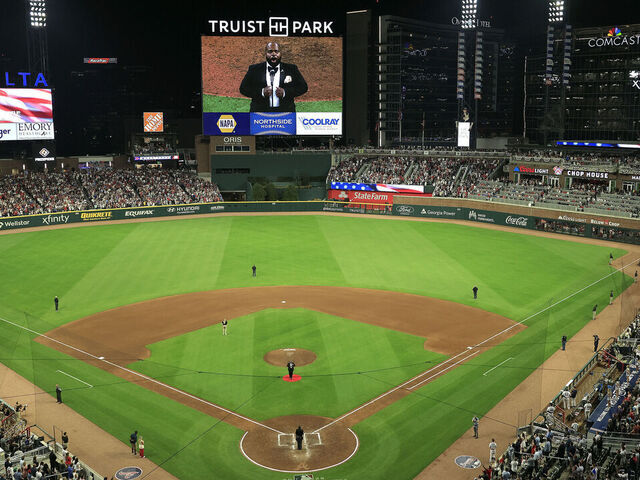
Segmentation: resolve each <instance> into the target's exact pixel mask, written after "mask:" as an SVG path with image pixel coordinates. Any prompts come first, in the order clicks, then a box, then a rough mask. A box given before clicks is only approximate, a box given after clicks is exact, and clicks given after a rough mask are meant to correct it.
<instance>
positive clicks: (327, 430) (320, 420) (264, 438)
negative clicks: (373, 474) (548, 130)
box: [240, 415, 359, 473]
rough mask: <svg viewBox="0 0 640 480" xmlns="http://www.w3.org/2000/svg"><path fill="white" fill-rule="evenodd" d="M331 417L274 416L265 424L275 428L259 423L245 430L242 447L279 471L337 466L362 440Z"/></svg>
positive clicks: (257, 460) (249, 455) (246, 453)
mask: <svg viewBox="0 0 640 480" xmlns="http://www.w3.org/2000/svg"><path fill="white" fill-rule="evenodd" d="M332 421H333V420H332V419H330V418H326V417H318V416H315V415H291V416H287V417H276V418H272V419H270V420H266V421H265V422H263V424H264V425H267V426H268V427H271V428H272V429H273V430H269V429H268V428H264V427H256V428H255V429H252V430H251V431H248V432H246V433H245V434H244V436H243V437H242V439H241V440H240V450H241V451H242V454H243V455H244V456H245V457H247V459H248V460H249V461H251V462H253V463H254V464H256V465H258V466H260V467H263V468H266V469H269V470H274V471H276V472H291V473H307V472H316V471H318V470H324V469H326V468H331V467H335V466H337V465H340V464H342V463H344V462H346V461H347V460H349V459H350V458H351V457H352V456H353V455H355V453H356V452H357V451H358V447H359V441H358V437H357V436H356V434H355V433H354V432H353V430H351V429H350V428H348V427H346V426H344V425H343V424H342V423H340V422H336V423H331V422H332ZM298 425H299V426H301V427H302V429H303V430H304V441H303V443H302V450H298V449H297V445H296V437H295V431H296V428H298ZM323 427H324V428H323ZM275 430H277V432H276V431H275Z"/></svg>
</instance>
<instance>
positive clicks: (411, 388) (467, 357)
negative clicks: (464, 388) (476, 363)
mask: <svg viewBox="0 0 640 480" xmlns="http://www.w3.org/2000/svg"><path fill="white" fill-rule="evenodd" d="M478 353H480V350H476V351H475V352H473V353H472V354H471V355H468V356H466V357H464V358H463V359H462V360H458V361H457V362H456V363H454V364H452V365H449V366H448V367H447V368H445V369H444V370H441V371H439V372H438V373H434V374H433V375H431V376H430V377H427V378H425V379H424V380H422V381H421V382H420V383H416V384H415V385H414V386H413V387H409V390H413V389H414V388H417V387H419V386H420V385H422V384H423V383H425V382H428V381H429V380H431V379H432V378H435V377H437V376H438V375H442V374H443V373H444V372H446V371H447V370H449V369H450V368H453V367H455V366H456V365H458V364H459V363H462V362H464V361H465V360H468V359H470V358H471V357H473V356H474V355H476V354H478Z"/></svg>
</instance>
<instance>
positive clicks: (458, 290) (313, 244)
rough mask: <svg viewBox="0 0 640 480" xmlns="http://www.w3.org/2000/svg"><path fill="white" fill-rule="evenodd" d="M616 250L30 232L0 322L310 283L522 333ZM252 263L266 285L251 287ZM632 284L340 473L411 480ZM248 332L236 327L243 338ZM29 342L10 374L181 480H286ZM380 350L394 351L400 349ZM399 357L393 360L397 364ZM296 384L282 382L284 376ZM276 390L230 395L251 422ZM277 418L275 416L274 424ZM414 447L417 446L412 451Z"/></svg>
mask: <svg viewBox="0 0 640 480" xmlns="http://www.w3.org/2000/svg"><path fill="white" fill-rule="evenodd" d="M610 251H612V252H613V253H614V256H616V257H617V256H619V255H621V254H622V251H621V250H615V249H608V248H604V247H596V246H592V245H582V244H575V243H572V242H570V241H569V240H555V239H554V240H549V239H542V238H536V237H529V236H526V235H520V234H516V233H505V232H496V231H490V230H484V229H476V228H473V227H467V226H460V225H450V224H437V223H421V222H402V221H388V220H384V219H370V218H343V217H323V216H303V217H299V216H296V217H218V218H210V219H185V220H177V221H167V222H154V223H139V224H125V225H115V226H106V225H96V226H91V227H84V228H78V229H65V230H52V231H46V232H30V233H29V232H27V233H19V234H14V235H6V236H2V237H0V275H2V276H3V278H2V283H1V284H0V285H1V287H0V289H1V292H0V293H1V300H0V316H2V317H3V318H7V319H9V320H12V321H15V322H16V323H19V324H21V325H25V326H28V327H29V328H32V329H34V330H36V331H47V330H50V329H52V328H54V327H55V326H58V325H61V324H64V323H66V322H69V321H71V320H75V319H78V318H81V317H83V316H86V315H89V314H91V313H95V312H99V311H103V310H105V309H108V308H113V307H116V306H119V305H125V304H128V303H132V302H136V301H141V300H146V299H151V298H155V297H161V296H165V295H173V294H180V293H185V292H190V291H202V290H210V289H216V288H232V287H246V286H261V285H305V284H306V285H340V286H352V287H361V288H376V289H387V290H397V291H404V292H409V293H415V294H420V295H428V296H433V297H438V298H444V299H448V300H452V301H456V302H461V303H466V304H470V305H474V306H476V307H478V308H483V309H486V310H490V311H494V312H496V313H499V314H502V315H505V316H508V317H511V318H514V319H515V320H520V319H523V318H526V317H527V316H529V315H530V314H531V313H533V312H537V311H539V310H541V309H542V308H544V307H545V306H547V305H551V304H552V303H554V302H556V301H558V300H560V299H562V298H565V297H566V296H567V295H568V294H570V293H572V292H573V291H576V290H578V289H579V288H582V287H583V286H585V285H587V284H589V283H591V282H593V281H594V280H596V279H598V278H601V277H603V276H605V275H607V274H608V273H609V272H610V271H611V267H609V266H608V265H607V259H608V255H609V252H610ZM254 263H255V264H256V265H257V267H258V277H257V278H252V277H251V269H250V267H251V265H252V264H254ZM474 284H477V285H478V286H479V288H480V293H479V298H478V300H477V301H473V299H472V296H471V287H472V286H473V285H474ZM628 284H629V279H628V278H626V277H623V276H622V275H620V274H616V275H614V276H612V277H610V278H608V279H607V280H605V281H603V282H601V283H599V284H597V285H595V286H594V287H592V288H590V289H588V290H585V291H584V292H582V293H581V294H580V295H577V296H576V297H573V298H571V299H570V300H568V301H566V302H563V303H562V304H560V305H558V306H556V307H554V308H553V309H552V310H550V311H549V312H546V313H545V314H544V315H540V316H537V317H534V318H532V319H531V320H530V321H529V322H528V325H530V328H529V329H527V330H526V331H525V332H523V333H522V334H520V335H518V336H517V337H514V338H513V339H511V340H509V342H507V343H505V344H502V345H499V346H496V348H495V349H494V350H492V351H490V352H487V353H486V354H482V355H478V356H476V357H474V359H473V360H472V361H471V362H469V365H468V366H463V367H461V368H460V369H457V370H456V371H454V372H451V373H450V374H447V375H446V376H444V377H442V378H441V379H439V380H437V381H436V382H434V383H432V384H429V385H428V386H426V387H424V388H422V389H420V390H419V391H418V392H417V394H414V395H410V396H409V397H407V398H405V399H403V400H402V401H401V402H399V403H398V404H395V405H393V406H391V407H389V408H387V409H385V410H383V411H382V412H380V413H378V414H376V415H374V416H373V417H371V418H369V419H367V420H365V421H364V422H362V423H361V424H359V425H358V426H356V431H357V432H358V434H359V435H360V437H361V440H362V444H361V450H360V452H359V453H358V454H357V455H356V456H355V457H354V458H353V459H352V461H350V462H349V463H348V464H346V465H344V466H341V467H338V468H337V469H335V471H334V472H332V474H335V475H336V476H338V477H340V476H342V477H346V478H352V477H353V476H354V475H357V474H364V473H365V472H367V473H368V476H367V478H411V476H412V475H413V474H415V473H416V472H417V471H419V470H421V469H422V467H424V465H425V464H426V462H428V461H429V460H430V459H431V458H434V457H435V456H436V455H437V454H438V453H439V451H441V450H442V449H444V448H446V446H447V445H448V444H449V443H450V442H451V441H452V440H453V439H455V438H457V436H459V435H460V433H461V432H463V431H464V430H466V429H467V428H468V426H469V410H470V409H471V407H473V410H474V412H475V413H479V414H482V413H483V412H486V411H488V409H489V408H490V407H491V406H492V405H494V404H495V403H496V402H497V401H498V400H499V399H500V398H501V397H502V396H504V394H505V393H506V392H507V391H509V390H510V389H511V388H513V386H514V385H516V384H517V383H518V382H519V381H521V379H522V378H524V377H525V376H526V375H527V374H528V372H530V371H531V370H532V369H533V368H535V367H536V366H537V365H539V364H540V362H542V361H543V360H544V358H546V357H547V356H548V355H549V354H550V353H551V352H553V351H555V350H556V349H557V348H558V338H559V336H561V335H562V334H567V335H569V336H571V335H572V334H573V333H574V332H575V331H577V330H578V329H579V328H580V327H581V326H582V325H584V324H585V323H586V322H588V321H589V318H590V311H591V307H592V306H593V304H595V303H598V304H599V305H600V306H601V307H602V306H604V305H606V304H607V297H608V293H609V290H611V289H613V290H614V293H615V294H618V293H619V292H620V291H621V290H622V289H623V288H624V287H625V286H626V285H628ZM54 295H58V296H60V298H61V310H60V312H57V313H56V312H54V311H53V296H54ZM252 323H253V325H254V326H253V327H252V328H253V330H251V329H248V330H247V341H249V340H250V342H248V343H247V344H246V345H243V348H246V349H247V351H251V352H253V351H254V350H255V349H257V348H258V346H259V345H260V342H261V339H262V337H267V336H268V335H269V334H270V332H265V331H262V330H261V329H260V327H257V324H258V323H260V322H257V321H255V320H254V321H253V322H252ZM318 325H319V324H317V323H316V324H315V325H312V326H311V327H312V328H311V330H309V331H308V335H309V336H312V337H322V342H320V341H319V340H318V342H319V344H318V346H317V347H318V348H319V349H320V348H325V349H327V348H329V347H328V346H327V345H326V344H329V343H330V342H329V341H328V340H327V339H326V338H325V337H326V335H327V331H326V330H325V329H324V328H320V327H319V326H318ZM234 328H235V326H234V324H233V323H232V324H231V326H230V332H231V333H232V335H234V333H233V332H234ZM256 328H257V330H256ZM329 330H330V329H329ZM215 333H216V332H215V330H213V333H212V334H213V335H215ZM123 334H126V332H123ZM31 337H32V335H31V334H28V333H26V332H24V331H20V330H18V329H16V328H15V327H11V326H8V325H6V324H3V323H2V322H0V358H1V359H2V360H1V361H2V362H3V363H5V364H7V365H8V366H10V367H11V368H13V369H14V370H16V371H18V372H19V373H21V374H22V375H24V376H26V377H27V378H29V379H31V380H33V381H35V382H36V383H37V384H38V385H39V386H41V387H42V388H44V389H45V390H48V391H50V392H53V389H54V387H55V383H60V384H61V385H62V386H63V388H64V389H65V391H66V392H67V393H66V395H65V402H66V403H67V404H68V405H70V406H71V407H72V408H74V409H76V410H77V411H79V412H80V413H82V414H83V415H85V416H86V417H87V418H89V419H91V420H93V421H94V422H96V423H97V424H99V425H101V426H102V427H103V428H105V429H106V430H107V431H109V432H110V433H112V434H114V435H116V436H117V437H118V438H123V442H126V439H127V436H128V434H129V433H130V429H131V427H133V426H138V427H139V429H140V430H141V431H142V432H144V433H145V439H146V440H147V442H148V443H149V446H150V447H151V445H153V448H150V449H149V453H150V455H151V458H152V459H153V460H156V461H164V460H165V459H169V460H168V461H167V463H166V464H165V467H166V468H167V469H169V470H170V471H171V472H173V473H174V474H176V475H178V476H182V477H184V478H189V476H192V475H193V474H194V473H198V472H199V473H201V474H202V473H203V472H211V471H215V472H219V473H220V478H255V477H256V475H257V476H258V477H259V478H273V479H276V478H281V477H282V475H281V474H273V475H272V474H271V473H268V472H265V471H262V470H260V469H258V468H257V467H255V466H253V465H251V464H249V463H248V462H246V461H245V460H244V459H243V458H242V457H241V456H240V454H239V453H238V450H237V441H238V440H239V438H240V435H241V432H237V431H236V430H235V429H233V428H232V427H228V426H227V425H225V424H222V425H220V424H217V423H216V421H215V420H214V419H211V418H209V417H206V416H204V415H202V414H199V413H198V412H194V411H192V410H191V409H189V408H187V407H184V406H182V405H180V404H177V403H175V402H172V401H170V400H167V399H165V398H163V397H159V396H157V395H154V394H151V393H149V392H147V391H146V390H144V389H142V388H139V387H137V386H136V385H133V384H123V383H122V381H121V380H120V379H118V378H114V377H112V376H110V375H108V374H106V373H105V372H103V371H101V370H99V369H96V368H93V367H90V366H88V365H86V364H84V363H83V362H80V361H77V360H74V359H70V358H69V357H66V356H64V355H61V354H58V353H57V352H54V351H52V350H50V349H47V348H45V347H43V346H41V345H39V344H36V343H34V342H32V341H30V339H31ZM229 338H231V336H230V337H229ZM322 344H325V346H324V347H323V346H322ZM301 348H302V347H301ZM377 348H380V349H382V350H383V351H385V348H387V349H388V348H389V346H386V347H384V346H381V345H380V346H377ZM394 348H395V347H392V349H394ZM343 350H344V352H342V351H341V352H339V355H343V354H344V355H345V356H346V357H345V358H349V357H348V353H347V351H348V350H350V349H349V348H346V347H345V348H343ZM514 353H515V354H517V355H514ZM386 355H388V356H387V360H388V361H389V362H391V360H392V359H393V356H390V354H386ZM508 357H515V358H514V360H512V361H510V362H509V367H508V368H504V369H502V368H501V373H504V372H507V373H506V374H505V375H501V376H500V377H495V378H494V377H490V378H487V377H483V381H479V377H478V375H479V374H480V376H481V373H482V372H484V371H486V369H487V368H490V366H493V365H495V364H497V363H499V362H500V361H502V359H504V358H508ZM220 358H222V357H221V356H217V357H216V361H218V359H220ZM389 359H391V360H389ZM174 360H175V359H174ZM220 361H223V360H220ZM251 362H253V360H251ZM332 362H337V363H338V364H339V365H334V364H330V365H328V366H326V368H327V369H328V370H329V371H331V372H332V373H335V372H339V371H343V370H342V369H341V368H340V369H339V368H338V367H342V365H341V364H342V363H343V362H342V361H341V360H340V358H339V357H338V355H336V358H335V360H332ZM488 366H489V367H488ZM207 367H208V366H207ZM158 368H159V367H158ZM199 368H200V367H199ZM243 368H244V366H243ZM262 368H263V365H262V364H261V363H260V362H258V363H255V362H253V363H252V364H251V365H247V368H246V370H247V371H248V372H250V374H251V375H252V376H253V375H256V373H258V372H261V371H262ZM57 369H61V370H64V371H66V372H68V373H70V374H71V375H74V376H77V377H78V378H81V379H83V380H85V381H86V382H88V383H90V384H92V385H95V387H94V388H93V389H89V388H87V387H86V386H82V385H80V386H78V385H77V383H75V381H74V380H73V379H70V378H68V377H64V376H62V375H60V374H59V373H56V370H57ZM202 369H203V370H204V368H202ZM282 370H283V371H282V372H279V373H278V374H280V373H282V374H284V369H282ZM234 371H235V370H234ZM157 373H158V374H159V375H160V374H162V375H174V376H175V375H180V374H182V375H184V376H185V378H188V377H193V378H196V379H197V380H198V381H197V382H193V383H198V382H199V381H200V380H202V379H203V378H205V377H206V376H207V374H199V373H193V372H189V371H186V372H185V371H181V370H179V369H177V368H176V367H175V366H173V365H171V366H170V367H167V370H162V369H159V370H158V372H157ZM408 373H409V372H408ZM361 377H362V378H361ZM169 378H170V377H168V376H165V377H161V378H160V379H161V380H163V381H169ZM174 378H177V377H174ZM193 378H192V379H191V380H190V381H193ZM354 378H357V379H358V381H362V380H364V379H366V380H367V381H368V382H370V383H366V384H364V382H363V384H364V387H363V384H357V385H356V386H355V387H357V388H355V387H349V388H352V389H353V390H354V391H356V394H358V393H359V390H361V389H373V387H371V386H370V385H371V384H380V385H382V386H383V387H384V388H385V389H386V388H387V387H388V388H391V387H392V386H395V384H396V383H394V382H396V379H395V378H393V376H392V374H390V373H388V372H385V371H381V372H370V373H368V374H366V376H365V375H359V376H356V377H354ZM498 378H499V380H498ZM331 381H332V382H333V380H331ZM278 382H280V381H279V380H277V379H274V380H273V381H272V380H271V378H268V377H267V378H264V379H263V380H257V381H253V380H252V381H251V384H245V383H244V382H243V381H239V382H238V384H237V385H236V382H233V384H231V382H229V384H225V385H224V386H222V389H224V390H227V389H232V390H233V393H232V395H233V398H234V399H235V402H236V403H237V405H236V408H237V409H239V410H240V411H241V412H249V411H252V409H254V410H255V406H256V405H258V404H260V403H261V402H260V401H259V399H261V398H262V399H267V398H274V399H276V398H278V395H279V390H278V388H279V387H280V383H278ZM282 383H284V382H282ZM398 383H399V382H398ZM329 385H330V384H329ZM215 386H217V384H208V387H215ZM330 387H331V388H326V389H319V391H318V396H317V398H316V399H315V403H317V404H319V405H323V408H327V411H328V410H329V409H331V408H332V406H331V402H333V401H335V400H336V399H337V400H338V401H340V400H341V397H340V394H339V392H338V391H337V390H338V389H337V386H336V385H335V384H334V385H333V386H331V385H330ZM345 388H347V387H345ZM376 388H379V387H376ZM344 391H345V392H346V391H348V390H344ZM270 396H271V397H270ZM363 396H364V395H363ZM470 399H476V401H475V402H474V401H472V400H470ZM270 401H271V400H270ZM275 401H276V400H274V402H275ZM315 403H314V405H313V406H315ZM336 410H337V409H336ZM259 413H260V412H259ZM263 413H264V417H261V418H267V417H269V416H271V414H272V413H275V412H268V411H265V412H263ZM311 413H315V411H312V412H311ZM339 413H342V412H339ZM160 418H161V419H162V422H159V421H158V419H160ZM212 426H213V429H212V430H210V431H208V429H209V428H210V427H212ZM205 432H206V433H205ZM203 433H204V436H203V437H201V438H199V439H197V440H195V439H196V438H198V436H199V435H200V434H203ZM194 440H195V441H194ZM192 441H193V443H192V444H190V442H192ZM409 443H413V445H419V448H415V449H414V450H413V451H411V452H408V449H407V445H408V444H409ZM186 445H189V446H188V447H187V448H185V449H184V450H182V451H181V453H180V454H177V455H175V456H174V454H176V453H177V452H179V451H180V449H181V448H183V447H185V446H186ZM123 448H126V445H124V446H123ZM211 452H216V454H211ZM205 453H206V455H205ZM217 453H220V455H218V454H217ZM223 453H226V455H225V454H223Z"/></svg>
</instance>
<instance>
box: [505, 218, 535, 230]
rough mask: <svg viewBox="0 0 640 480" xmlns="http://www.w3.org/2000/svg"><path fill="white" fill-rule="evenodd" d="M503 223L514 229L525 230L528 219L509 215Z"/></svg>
mask: <svg viewBox="0 0 640 480" xmlns="http://www.w3.org/2000/svg"><path fill="white" fill-rule="evenodd" d="M504 223H506V224H507V225H514V226H516V227H524V228H526V227H527V225H528V224H529V218H528V217H512V216H511V215H509V216H508V217H507V218H506V219H505V221H504Z"/></svg>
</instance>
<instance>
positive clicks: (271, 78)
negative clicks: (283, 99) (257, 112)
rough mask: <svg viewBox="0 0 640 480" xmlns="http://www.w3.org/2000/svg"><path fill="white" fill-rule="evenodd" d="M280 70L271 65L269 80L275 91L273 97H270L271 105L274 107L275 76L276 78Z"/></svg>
mask: <svg viewBox="0 0 640 480" xmlns="http://www.w3.org/2000/svg"><path fill="white" fill-rule="evenodd" d="M277 71H278V70H277V69H276V68H273V67H269V80H270V83H271V87H272V88H273V91H272V92H271V97H270V98H269V105H270V106H272V107H273V95H274V94H275V91H276V90H275V85H274V84H273V82H274V80H275V78H276V72H277Z"/></svg>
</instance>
